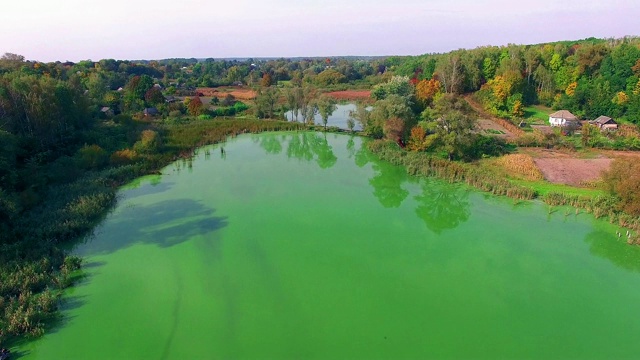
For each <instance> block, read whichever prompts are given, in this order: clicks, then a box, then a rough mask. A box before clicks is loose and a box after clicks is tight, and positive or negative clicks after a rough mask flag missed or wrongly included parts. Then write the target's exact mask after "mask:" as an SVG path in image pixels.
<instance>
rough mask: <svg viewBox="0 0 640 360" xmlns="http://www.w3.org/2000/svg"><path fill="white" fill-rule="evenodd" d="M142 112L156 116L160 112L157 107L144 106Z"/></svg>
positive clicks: (145, 114)
mask: <svg viewBox="0 0 640 360" xmlns="http://www.w3.org/2000/svg"><path fill="white" fill-rule="evenodd" d="M142 113H143V114H144V116H157V115H158V114H160V112H159V111H158V109H156V108H154V107H150V108H146V109H144V111H143V112H142Z"/></svg>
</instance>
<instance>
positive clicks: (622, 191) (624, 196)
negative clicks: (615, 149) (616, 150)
mask: <svg viewBox="0 0 640 360" xmlns="http://www.w3.org/2000/svg"><path fill="white" fill-rule="evenodd" d="M603 180H604V184H605V187H606V188H607V190H609V192H610V193H611V194H613V195H615V196H617V197H618V198H619V199H620V203H619V205H618V209H620V210H623V211H624V212H626V213H628V214H631V215H640V163H639V162H638V161H636V160H635V159H629V158H618V159H616V160H614V161H613V163H612V164H611V168H610V169H609V171H606V172H605V173H604V176H603Z"/></svg>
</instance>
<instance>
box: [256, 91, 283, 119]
mask: <svg viewBox="0 0 640 360" xmlns="http://www.w3.org/2000/svg"><path fill="white" fill-rule="evenodd" d="M278 98H280V91H279V90H278V89H276V88H274V87H268V88H264V89H260V90H258V95H257V96H256V116H257V117H259V118H261V119H264V118H268V119H273V118H274V115H275V109H276V104H277V103H278Z"/></svg>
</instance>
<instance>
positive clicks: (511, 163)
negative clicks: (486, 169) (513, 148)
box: [496, 154, 544, 181]
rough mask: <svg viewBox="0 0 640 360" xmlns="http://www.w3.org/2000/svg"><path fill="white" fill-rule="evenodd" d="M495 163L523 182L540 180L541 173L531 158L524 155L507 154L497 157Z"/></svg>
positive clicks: (541, 177)
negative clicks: (523, 180) (520, 178)
mask: <svg viewBox="0 0 640 360" xmlns="http://www.w3.org/2000/svg"><path fill="white" fill-rule="evenodd" d="M496 163H497V164H498V165H499V166H501V167H502V168H503V169H504V170H506V171H507V172H508V173H509V174H510V175H516V176H519V177H522V178H523V179H525V180H529V181H537V180H542V179H544V177H543V176H542V172H541V171H540V169H539V168H538V166H537V165H536V163H535V161H533V158H532V157H531V156H529V155H526V154H507V155H504V156H502V157H499V158H498V159H497V160H496Z"/></svg>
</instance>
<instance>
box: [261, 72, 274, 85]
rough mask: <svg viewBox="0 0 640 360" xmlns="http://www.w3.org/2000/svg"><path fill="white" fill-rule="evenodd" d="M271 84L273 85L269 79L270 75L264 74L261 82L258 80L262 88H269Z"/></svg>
mask: <svg viewBox="0 0 640 360" xmlns="http://www.w3.org/2000/svg"><path fill="white" fill-rule="evenodd" d="M272 84H273V81H272V79H271V74H269V73H264V75H262V80H260V85H261V86H262V87H269V86H271V85H272Z"/></svg>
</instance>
